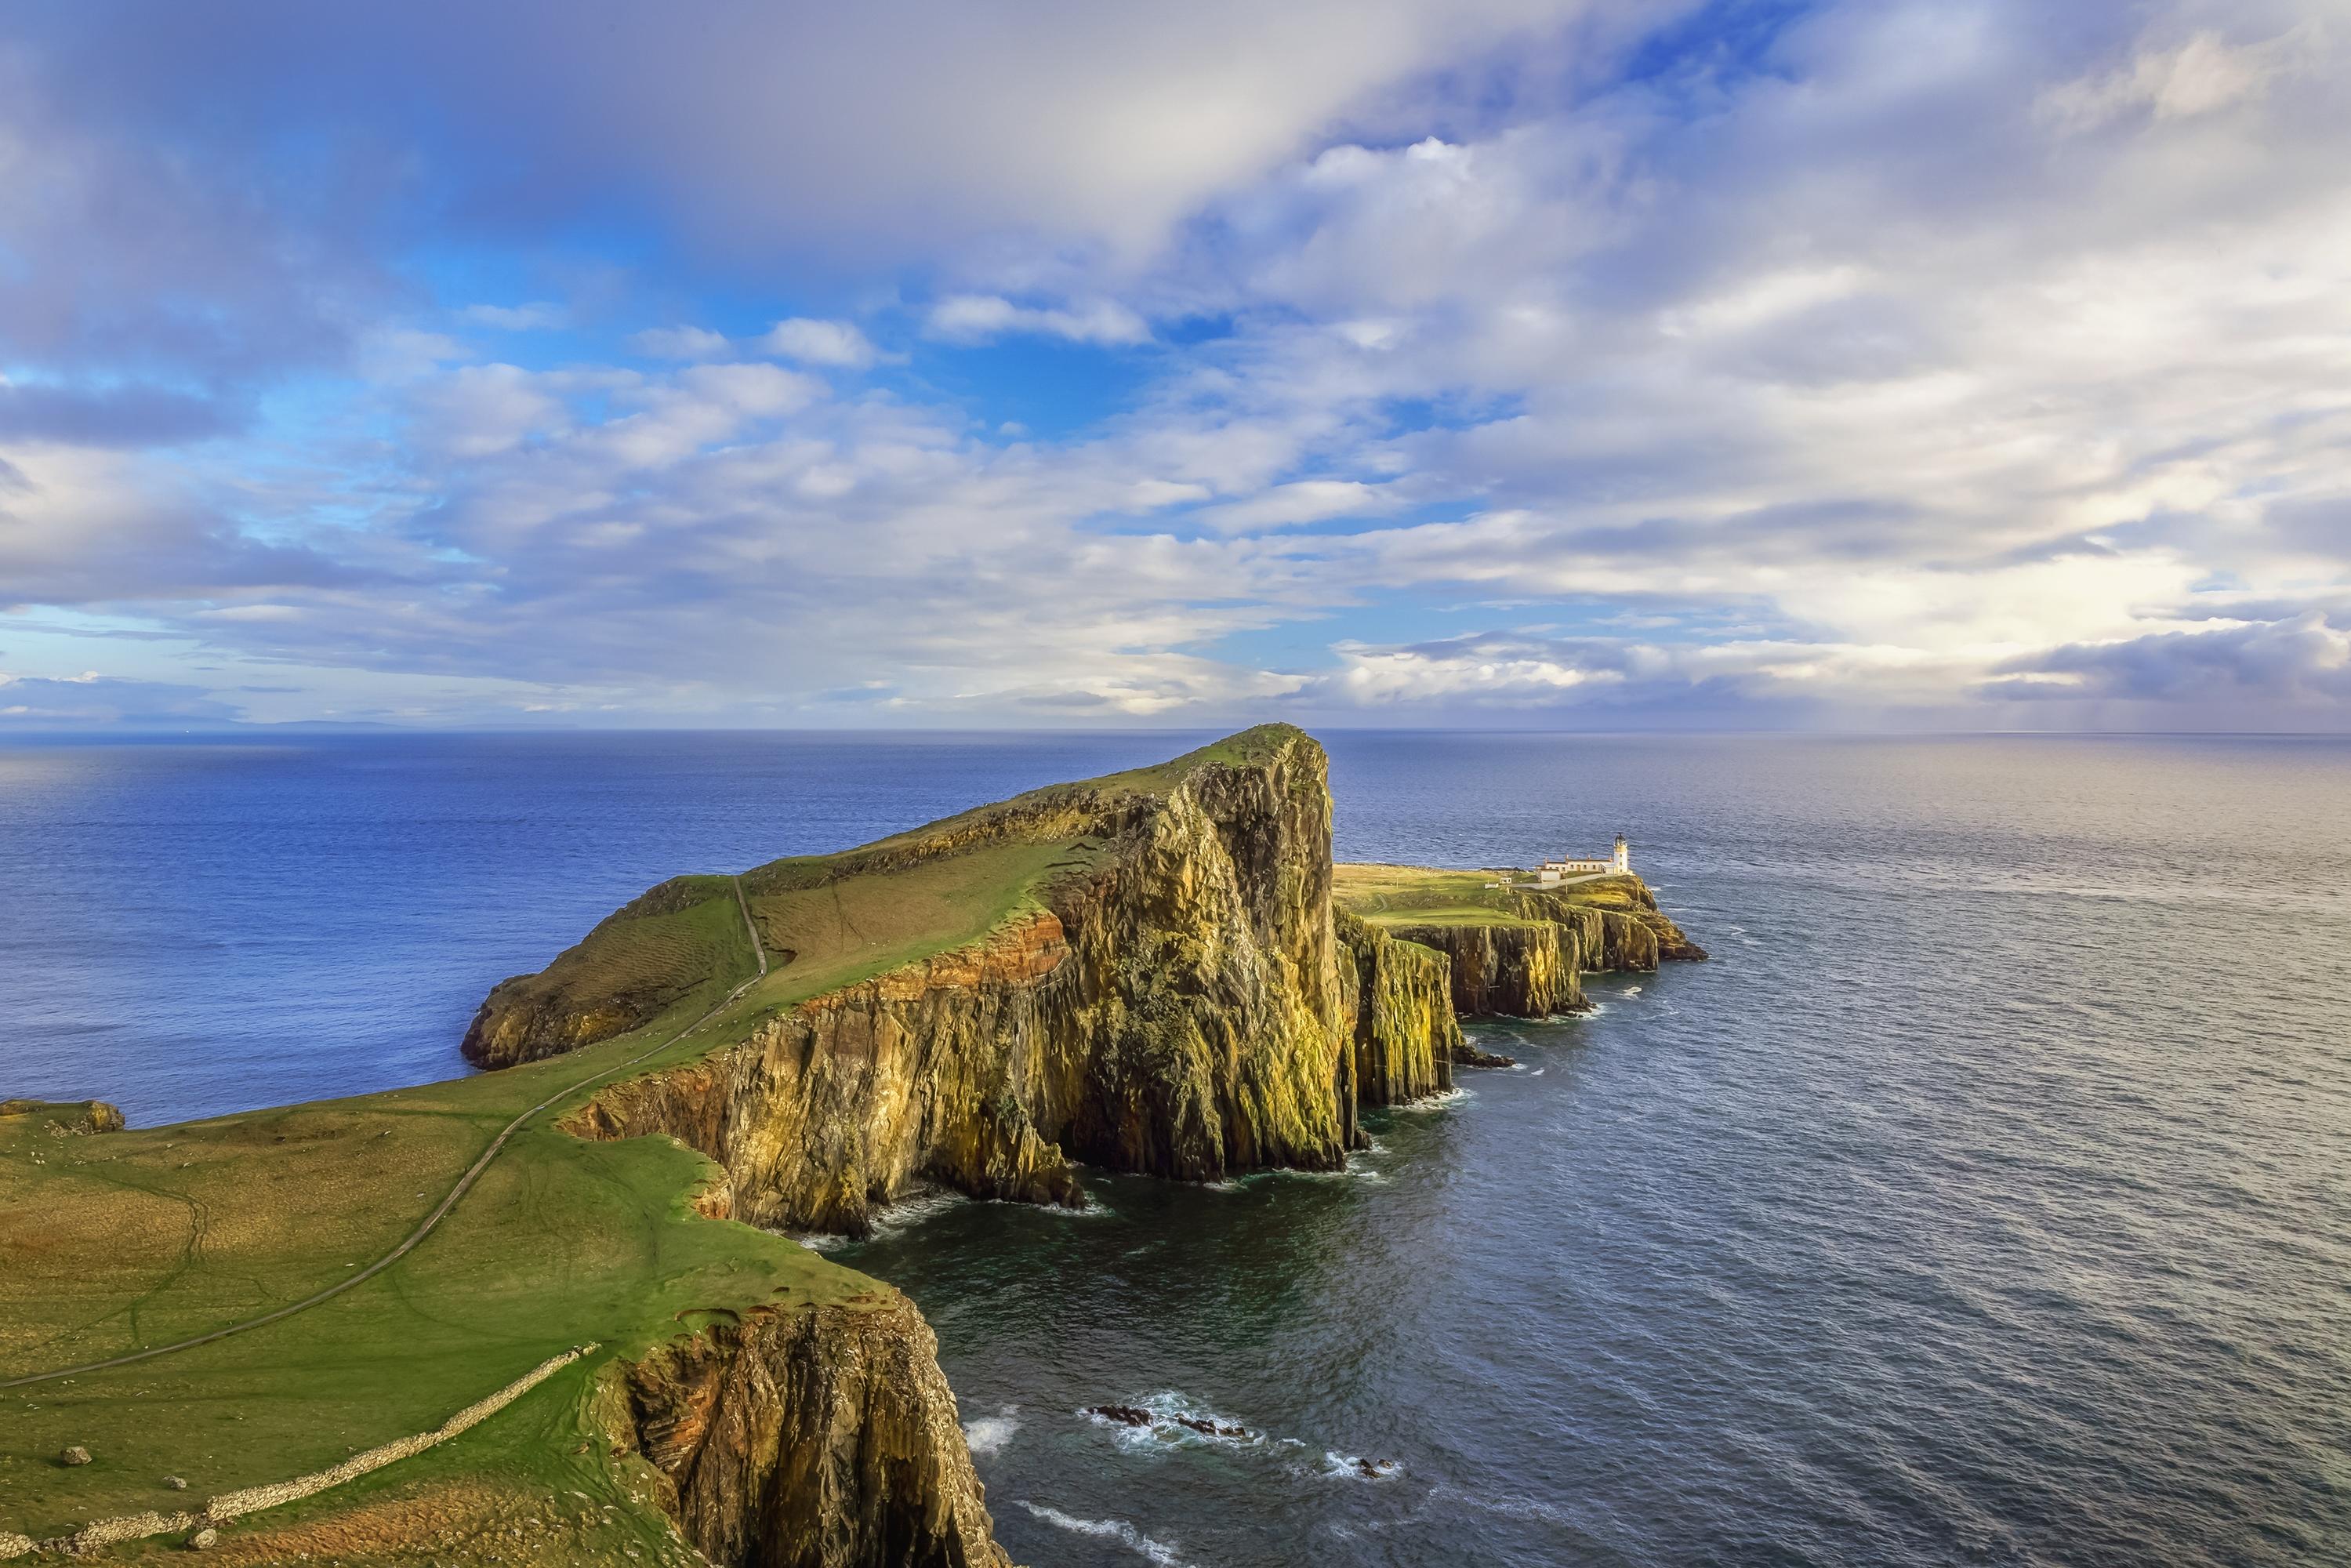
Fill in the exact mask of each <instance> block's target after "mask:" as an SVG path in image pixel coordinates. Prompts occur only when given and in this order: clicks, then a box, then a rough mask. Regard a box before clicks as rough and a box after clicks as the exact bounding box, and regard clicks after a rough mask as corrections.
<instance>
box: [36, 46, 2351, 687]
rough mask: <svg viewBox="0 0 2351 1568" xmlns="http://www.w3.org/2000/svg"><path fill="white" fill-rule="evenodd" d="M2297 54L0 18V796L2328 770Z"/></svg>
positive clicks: (2340, 285) (2350, 328) (2339, 491)
mask: <svg viewBox="0 0 2351 1568" xmlns="http://www.w3.org/2000/svg"><path fill="white" fill-rule="evenodd" d="M485 11H486V12H487V13H488V14H486V15H485V14H484V13H485ZM2347 56H2351V8H2347V7H2346V5H2343V4H2341V3H2339V0H2236V3H2233V4H2228V5H2220V4H2211V3H2206V0H2133V3H2129V4H2121V3H2111V4H2110V3H2105V0H2086V3H2085V4H2081V5H2068V6H2063V7H2052V6H2047V5H2028V4H2022V3H2014V0H1932V3H1905V0H1869V3H1866V4H1863V3H1851V4H1841V3H1828V0H1824V3H1821V4H1797V3H1794V0H1748V3H1740V0H1720V3H1717V4H1712V5H1701V4H1687V3H1684V4H1656V3H1651V4H1641V5H1631V4H1622V3H1614V0H1574V3H1552V0H1451V3H1448V4H1444V5H1437V4H1426V3H1422V0H1351V3H1350V4H1346V5H1337V4H1331V5H1324V4H1320V3H1317V0H1300V3H1299V4H1295V5H1288V6H1282V7H1265V6H1261V5H1243V4H1238V3H1215V0H1211V3H1205V4H1193V5H1186V6H1182V7H1175V6H1134V7H1102V6H1099V5H1086V4H1078V3H1075V0H1068V3H1062V0H1055V3H1050V4H1030V5H1012V6H998V7H987V8H977V7H970V6H964V5H947V4H941V3H936V0H891V3H887V4H880V5H872V6H864V7H846V8H845V7H818V6H800V5H764V4H763V5H751V4H747V3H745V4H733V3H720V0H713V3H709V4H705V5H697V6H695V7H690V8H685V9H684V10H683V11H678V10H676V9H674V8H669V9H656V8H653V7H646V6H643V5H622V4H608V3H604V0H583V3H575V4H569V5H552V4H548V5H530V4H516V5H507V6H499V7H492V8H483V7H477V6H467V5H455V4H439V3H419V4H413V5H408V6H403V7H398V8H392V7H384V8H369V9H367V10H364V11H362V10H361V9H360V8H350V7H319V6H315V5H296V4H291V3H285V4H240V3H236V0H228V3H225V4H223V5H216V6H208V7H204V8H202V10H201V11H196V10H184V9H167V10H158V9H157V8H155V7H152V6H146V5H115V4H109V3H103V0H92V3H81V4H74V5H62V4H60V5H29V6H21V7H16V8H12V9H11V10H10V12H9V14H8V16H6V17H5V19H0V189H5V191H6V193H7V199H6V200H5V202H0V734H5V733H6V732H7V730H8V729H9V728H14V729H16V730H34V729H54V728H67V727H130V728H138V727H167V728H179V727H207V726H214V725H223V724H235V723H255V724H268V723H282V722H287V721H292V720H322V719H323V720H334V721H351V722H368V723H388V724H403V725H416V726H500V727H504V726H518V725H632V726H642V725H662V726H671V725H674V726H731V725H757V726H768V725H780V726H799V725H807V726H844V725H845V726H861V725H888V726H952V727H969V726H975V725H996V724H1003V725H1016V726H1021V727H1041V726H1053V725H1100V724H1119V723H1138V724H1149V725H1155V726H1165V725H1168V724H1182V725H1202V726H1205V725H1209V724H1217V723H1228V722H1230V723H1239V722H1244V721H1248V720H1253V719H1257V718H1264V717H1286V718H1292V719H1296V720H1299V721H1301V722H1304V723H1309V724H1320V725H1353V724H1361V725H1412V726H1423V725H1432V724H1434V725H1451V724H1458V725H1476V726H1508V727H1578V728H1610V729H1615V728H1644V727H1824V728H1840V729H1868V728H1903V729H1908V728H1966V729H1975V728H2033V729H2074V728H2082V729H2142V728H2158V729H2197V728H2225V729H2234V728H2262V729H2316V730H2340V729H2344V728H2346V727H2351V465H2346V443H2351V176H2346V173H2345V171H2346V169H2351V105H2346V102H2345V101H2344V100H2343V95H2342V94H2341V93H2340V92H2339V91H2337V90H2335V89H2336V87H2337V85H2338V84H2339V83H2340V82H2341V81H2342V80H2343V79H2345V78H2346V74H2351V57H2347Z"/></svg>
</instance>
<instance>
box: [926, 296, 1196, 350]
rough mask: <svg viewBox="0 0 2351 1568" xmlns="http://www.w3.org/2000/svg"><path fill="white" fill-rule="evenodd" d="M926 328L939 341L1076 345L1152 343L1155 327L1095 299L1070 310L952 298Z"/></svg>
mask: <svg viewBox="0 0 2351 1568" xmlns="http://www.w3.org/2000/svg"><path fill="white" fill-rule="evenodd" d="M926 326H927V327H928V329H929V331H930V333H931V335H932V336H933V337H935V338H945V339H948V340H952V341H955V342H959V343H984V342H986V341H987V340H989V339H991V338H1001V337H1005V336H1008V335H1010V334H1015V333H1032V334H1035V335H1037V336H1040V337H1047V338H1066V339H1068V340H1070V341H1071V342H1073V343H1108V344H1117V343H1146V342H1149V341H1150V340H1151V328H1150V326H1149V324H1148V323H1146V322H1145V321H1144V319H1143V318H1142V317H1141V316H1139V315H1137V314H1136V313H1135V312H1134V311H1133V310H1131V309H1129V308H1127V307H1125V306H1123V305H1120V304H1118V303H1116V302H1115V301H1113V300H1108V299H1092V300H1086V301H1083V302H1081V303H1076V304H1072V305H1068V306H1050V307H1040V306H1031V305H1015V304H1014V303H1013V302H1012V301H1011V300H1009V299H1007V298H1004V297H1003V296H1002V295H998V294H951V295H949V296H948V297H947V298H944V299H942V300H940V301H938V303H936V304H935V305H933V306H932V307H931V309H930V316H929V319H928V321H927V322H926Z"/></svg>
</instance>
